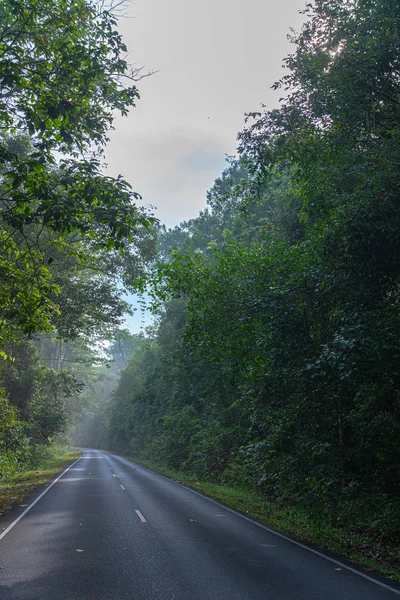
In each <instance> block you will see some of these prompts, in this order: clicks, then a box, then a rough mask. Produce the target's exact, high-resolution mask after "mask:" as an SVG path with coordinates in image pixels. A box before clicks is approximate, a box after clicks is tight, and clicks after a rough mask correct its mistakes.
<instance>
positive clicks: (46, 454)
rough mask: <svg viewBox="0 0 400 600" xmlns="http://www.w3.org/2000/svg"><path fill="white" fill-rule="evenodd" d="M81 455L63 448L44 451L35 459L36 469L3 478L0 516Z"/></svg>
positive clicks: (0, 482)
mask: <svg viewBox="0 0 400 600" xmlns="http://www.w3.org/2000/svg"><path fill="white" fill-rule="evenodd" d="M80 455H81V452H79V451H78V450H69V449H68V448H67V447H62V446H53V447H52V448H46V449H42V450H41V451H40V452H39V453H38V455H37V456H36V457H35V468H34V469H30V470H29V469H23V470H19V472H18V474H15V475H12V476H10V477H3V478H1V479H0V515H2V514H4V513H6V512H7V511H8V510H10V508H11V507H12V506H15V505H17V504H19V503H20V502H22V501H23V500H24V498H26V497H27V496H28V495H29V494H31V493H32V492H34V491H35V489H36V488H37V487H39V486H40V485H43V484H46V483H48V482H49V481H50V480H51V479H52V478H53V477H54V476H55V475H57V473H59V472H60V471H62V470H63V469H65V468H66V467H68V465H70V464H71V463H72V462H73V461H74V460H76V459H77V458H79V456H80Z"/></svg>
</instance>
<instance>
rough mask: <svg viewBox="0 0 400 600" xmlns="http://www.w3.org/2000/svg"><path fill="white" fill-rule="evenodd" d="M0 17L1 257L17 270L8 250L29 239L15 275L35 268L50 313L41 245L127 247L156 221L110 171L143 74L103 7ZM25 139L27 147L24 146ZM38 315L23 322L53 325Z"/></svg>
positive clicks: (16, 11) (22, 4) (48, 4)
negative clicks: (116, 123)
mask: <svg viewBox="0 0 400 600" xmlns="http://www.w3.org/2000/svg"><path fill="white" fill-rule="evenodd" d="M0 15H1V23H2V29H1V31H0V73H1V75H0V81H1V92H0V122H1V126H2V137H1V139H0V166H1V172H0V174H1V191H0V208H1V211H0V221H1V224H2V229H3V231H4V233H3V234H2V236H3V243H2V248H0V250H1V252H2V257H3V261H4V263H8V264H7V266H8V269H9V270H10V271H12V269H13V266H12V261H11V260H8V257H7V251H9V250H7V248H9V247H10V245H12V243H13V242H14V244H17V245H18V244H20V243H22V242H21V240H23V246H24V249H23V251H22V254H23V256H24V259H25V261H27V262H28V264H27V265H22V266H21V265H20V266H18V262H17V264H16V269H15V270H16V271H17V273H16V275H17V277H20V279H21V284H22V285H23V278H24V277H25V275H26V277H29V269H32V270H33V271H36V274H37V286H36V287H37V291H36V292H35V294H36V295H37V296H38V298H39V300H38V306H39V308H40V305H41V303H42V304H43V305H45V306H47V307H49V310H50V311H51V310H53V308H54V307H53V305H52V303H51V302H50V301H48V300H49V298H48V296H49V294H48V292H49V290H48V288H46V265H43V264H42V263H43V259H42V260H41V258H42V257H41V249H42V246H41V244H40V243H39V238H40V240H41V242H42V244H43V240H46V243H51V244H53V245H58V246H60V245H63V244H68V240H67V239H66V238H67V236H68V235H69V234H71V233H73V232H74V233H77V234H79V236H80V237H81V239H84V240H87V242H90V244H91V245H92V246H97V247H101V248H106V249H109V250H110V249H113V248H115V249H116V250H119V249H123V248H124V247H126V246H127V245H128V244H129V243H130V241H132V240H133V239H134V238H135V236H136V235H137V234H138V232H140V229H141V228H142V227H145V228H148V227H150V225H151V223H152V222H153V221H154V219H152V218H151V217H149V216H148V215H147V214H146V213H145V212H144V211H143V210H142V209H140V208H138V207H137V206H136V204H135V201H137V200H138V199H139V198H140V196H139V195H138V194H137V193H136V192H134V191H133V190H132V189H131V186H130V185H129V184H128V183H127V182H126V181H124V180H123V179H122V177H121V176H119V177H117V178H112V177H107V176H105V175H103V174H102V173H101V162H100V159H101V154H102V150H103V147H104V144H105V143H106V141H107V132H108V131H109V129H110V127H111V126H112V121H113V111H115V110H119V111H120V112H121V113H122V114H126V113H127V110H128V108H129V107H130V106H134V103H135V101H136V99H137V98H138V96H139V94H138V91H137V88H136V84H135V80H136V79H137V78H138V73H137V71H136V72H135V71H134V70H133V71H132V70H131V69H130V68H129V67H128V64H127V62H126V60H125V58H124V54H125V53H126V47H125V46H124V44H123V42H122V39H121V36H120V34H118V32H117V31H116V29H115V26H116V22H117V20H116V17H115V15H113V14H112V10H111V9H110V10H107V9H106V8H105V5H104V4H103V3H98V4H96V3H92V2H89V1H86V0H78V2H75V0H74V1H72V0H61V1H59V0H57V1H56V0H46V1H44V2H36V0H13V1H12V2H8V1H7V2H6V1H4V0H2V1H1V2H0ZM21 135H25V136H26V135H27V136H29V138H30V144H29V145H28V146H26V145H25V146H24V145H21V143H18V140H21ZM16 136H18V137H17V139H16ZM15 140H16V141H15ZM33 228H34V231H35V235H32V229H33ZM46 232H47V236H46V235H44V233H46ZM10 238H11V239H12V240H13V242H9V241H8V240H9V239H10ZM7 244H8V246H7ZM13 252H14V254H15V253H18V249H16V248H14V249H13ZM4 281H5V283H6V284H7V281H8V280H7V279H6V278H4ZM55 290H56V288H55V287H53V292H54V291H55ZM42 298H43V300H42ZM39 308H38V309H37V312H39V313H40V318H39V314H38V315H37V316H36V317H37V318H36V317H35V319H34V321H35V322H34V323H32V320H31V319H30V318H29V317H31V316H34V315H33V313H32V309H31V307H24V310H22V311H21V312H20V317H19V321H18V325H19V326H22V327H23V328H24V330H25V331H28V332H31V331H34V330H35V329H36V328H37V329H40V328H46V326H48V323H47V325H46V316H47V312H46V311H47V310H48V309H47V308H45V309H43V310H39ZM30 312H31V314H30ZM7 318H10V314H8V315H7Z"/></svg>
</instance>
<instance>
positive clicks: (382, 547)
mask: <svg viewBox="0 0 400 600" xmlns="http://www.w3.org/2000/svg"><path fill="white" fill-rule="evenodd" d="M125 458H129V459H130V460H132V461H134V462H136V463H138V464H141V465H143V466H144V467H146V468H148V469H151V470H152V471H155V472H156V473H160V474H161V475H165V476H166V477H168V478H169V479H172V480H173V481H177V482H179V483H182V484H183V485H186V486H187V487H190V488H192V489H194V490H196V491H198V492H201V493H203V494H206V495H207V496H209V497H210V498H214V499H215V500H219V501H220V502H222V503H224V504H226V505H227V506H229V507H233V508H235V509H236V510H238V511H240V512H242V513H245V514H246V515H249V516H251V517H256V518H257V519H258V520H260V521H261V522H263V523H265V524H266V525H268V526H271V527H273V528H274V529H275V530H276V531H278V532H282V533H284V534H289V535H290V536H292V537H293V538H294V539H296V540H298V541H302V542H306V543H307V542H309V543H312V544H313V545H317V546H318V547H319V548H324V549H326V550H329V551H330V552H334V553H336V554H338V555H340V556H341V557H344V558H346V559H348V560H350V561H352V562H353V563H356V564H358V565H359V566H360V567H363V568H364V569H369V570H373V571H375V572H376V573H379V574H380V575H383V576H385V577H389V578H391V579H393V580H395V581H400V570H399V562H400V552H399V547H398V545H397V544H385V543H380V544H378V545H377V544H376V540H375V539H374V537H373V536H369V535H368V533H367V534H364V535H362V534H361V533H355V532H349V531H344V530H343V529H341V528H339V527H334V526H332V525H329V524H324V523H320V524H317V523H315V522H314V521H313V519H311V518H310V516H309V514H308V513H307V512H306V511H305V510H304V509H301V508H297V507H290V508H288V507H285V506H283V505H282V504H281V503H279V502H274V501H268V500H266V499H265V497H264V496H263V495H262V494H260V493H259V492H257V491H255V490H249V489H248V488H247V487H235V486H233V485H226V484H224V485H222V484H216V483H212V482H210V481H203V480H199V479H198V477H197V476H196V475H194V474H192V473H186V472H182V471H175V470H173V469H169V468H168V467H165V466H163V465H160V464H155V463H153V462H151V461H148V460H143V459H142V460H140V461H137V460H136V459H134V458H130V457H128V456H126V457H125Z"/></svg>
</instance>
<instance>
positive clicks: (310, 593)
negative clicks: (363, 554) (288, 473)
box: [0, 450, 400, 600]
mask: <svg viewBox="0 0 400 600" xmlns="http://www.w3.org/2000/svg"><path fill="white" fill-rule="evenodd" d="M46 490H48V491H47V492H46V493H44V495H43V496H42V497H40V499H39V500H38V501H37V502H36V504H35V505H34V506H33V507H32V508H31V509H29V507H28V512H27V513H26V514H25V515H24V516H23V517H22V518H20V520H19V521H18V522H17V523H15V520H16V519H17V518H18V517H20V516H21V514H22V512H21V511H22V510H23V509H21V508H19V509H18V510H17V511H16V510H14V511H12V512H11V513H9V514H8V515H7V516H6V518H4V517H3V518H2V520H1V521H0V598H1V600H128V599H129V600H347V599H348V600H350V599H351V600H394V599H395V598H396V597H399V596H400V592H399V588H396V586H392V584H391V583H390V582H385V581H383V580H376V581H373V580H371V579H370V578H369V577H368V576H367V577H366V578H365V577H364V576H362V574H358V573H357V572H356V571H355V570H352V569H351V568H350V569H348V568H347V567H346V566H345V565H341V564H340V563H337V562H335V561H332V560H331V559H329V558H327V557H324V556H322V555H320V554H318V553H314V552H312V551H309V550H307V549H306V548H304V547H302V546H301V545H298V544H296V543H293V542H292V541H290V540H288V539H286V538H284V537H282V536H279V535H275V534H274V533H273V532H271V531H269V530H268V529H267V528H265V527H263V526H262V525H260V524H258V523H255V522H253V521H251V520H250V519H247V518H246V517H243V516H242V515H239V514H237V513H235V512H234V511H232V510H230V509H228V508H226V507H224V506H222V505H220V504H218V503H216V502H214V501H212V500H210V499H208V498H206V497H204V496H202V495H200V494H198V493H197V492H193V491H191V490H189V489H187V488H185V487H183V486H181V485H179V484H176V483H174V482H172V481H170V480H168V479H166V478H164V477H162V476H159V475H156V474H155V473H152V472H151V471H148V470H147V469H145V468H143V467H139V466H135V465H133V464H132V463H131V462H129V461H127V460H125V459H123V458H120V457H117V456H115V455H113V454H109V453H106V452H100V451H97V450H87V451H85V453H84V455H83V456H82V458H80V459H79V460H78V461H77V462H76V463H74V464H73V465H72V467H71V468H69V470H67V471H66V472H65V473H64V474H63V475H62V476H61V477H60V478H59V479H58V480H57V481H56V483H54V485H52V486H51V487H49V488H46ZM18 511H19V512H18ZM13 523H15V525H13ZM10 525H11V527H10Z"/></svg>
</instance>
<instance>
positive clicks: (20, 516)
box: [0, 456, 87, 540]
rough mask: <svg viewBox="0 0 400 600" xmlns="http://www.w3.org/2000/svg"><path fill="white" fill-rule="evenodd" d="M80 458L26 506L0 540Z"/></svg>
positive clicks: (0, 536)
mask: <svg viewBox="0 0 400 600" xmlns="http://www.w3.org/2000/svg"><path fill="white" fill-rule="evenodd" d="M81 458H82V456H80V457H79V458H78V459H77V460H76V461H75V462H73V463H72V465H70V466H69V467H68V468H67V469H65V471H63V472H62V473H61V475H59V476H58V477H57V479H55V480H54V481H53V482H52V483H51V484H50V485H49V486H48V487H47V488H46V489H45V490H44V492H42V493H41V494H40V496H38V497H37V498H36V500H34V501H33V502H32V504H30V505H29V506H28V508H26V509H25V510H24V512H23V513H21V514H20V515H19V517H17V518H16V519H15V521H13V522H12V523H11V525H9V526H8V527H7V529H5V530H4V531H3V533H2V534H1V535H0V540H2V539H3V537H5V536H6V535H7V533H8V532H9V531H11V529H12V528H13V527H14V526H15V525H16V524H17V523H18V521H20V520H21V519H22V517H24V516H25V515H26V513H28V512H29V511H30V510H31V508H33V507H34V506H35V504H36V503H37V502H39V500H40V499H41V498H43V496H44V495H45V494H47V492H48V491H49V490H50V489H51V488H52V487H53V485H54V484H55V483H57V481H58V480H59V479H61V477H62V476H63V475H65V473H66V472H67V471H69V470H70V469H71V467H73V466H74V465H76V463H77V462H78V460H81ZM86 458H87V457H86Z"/></svg>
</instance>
